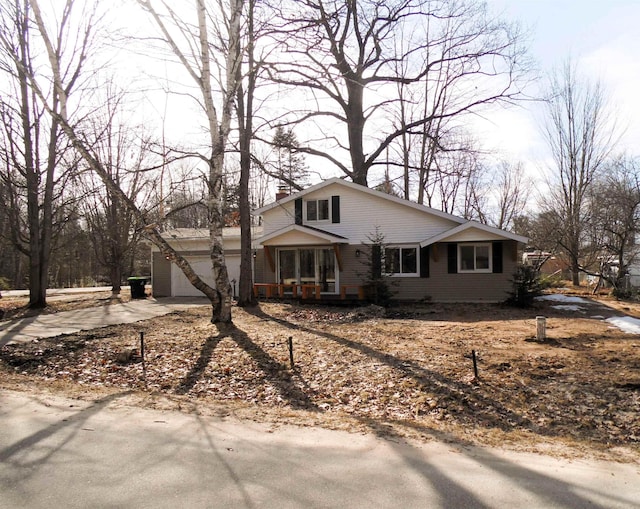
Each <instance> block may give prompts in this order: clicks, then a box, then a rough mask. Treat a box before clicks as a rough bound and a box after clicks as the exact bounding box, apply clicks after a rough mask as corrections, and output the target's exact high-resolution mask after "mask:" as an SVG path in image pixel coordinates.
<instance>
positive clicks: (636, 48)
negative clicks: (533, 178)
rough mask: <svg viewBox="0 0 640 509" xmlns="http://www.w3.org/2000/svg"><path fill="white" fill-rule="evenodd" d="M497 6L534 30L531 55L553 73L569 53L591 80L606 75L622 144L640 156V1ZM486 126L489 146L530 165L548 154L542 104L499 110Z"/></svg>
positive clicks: (542, 0)
mask: <svg viewBox="0 0 640 509" xmlns="http://www.w3.org/2000/svg"><path fill="white" fill-rule="evenodd" d="M488 4H489V6H490V7H491V8H492V9H496V10H497V11H502V12H504V14H505V17H506V18H508V19H511V20H519V21H520V22H521V23H522V24H523V26H525V27H528V28H529V29H531V40H530V54H531V56H532V57H533V58H534V59H535V60H536V63H537V65H538V68H539V69H540V71H541V72H542V74H544V73H548V72H549V71H550V70H551V69H553V67H554V66H557V65H558V64H561V63H562V62H563V60H565V59H566V58H568V57H571V58H572V59H574V60H576V61H577V62H578V64H579V68H580V71H581V72H582V73H583V74H585V75H586V76H587V77H588V78H589V79H593V80H597V79H601V80H602V82H603V84H604V85H605V89H606V90H607V92H608V95H609V96H610V98H611V102H612V105H613V106H614V107H615V109H616V110H617V111H618V112H619V117H620V123H621V124H622V125H624V126H626V127H627V128H626V133H625V135H624V137H623V140H622V145H623V147H622V148H624V149H626V150H627V151H628V152H629V153H630V154H633V153H634V151H635V155H638V156H640V150H638V149H637V144H638V141H639V140H640V93H639V92H640V29H639V28H638V24H639V22H640V0H488ZM488 120H489V124H490V125H489V126H488V127H487V128H486V130H483V134H484V135H486V139H485V140H484V141H485V144H487V145H488V146H489V147H490V146H491V145H493V146H495V147H497V148H501V149H502V150H503V151H506V152H508V155H509V156H510V157H514V158H518V159H521V160H523V162H526V163H527V165H528V166H529V167H530V168H535V167H539V166H544V161H545V159H546V158H547V157H548V152H547V149H546V146H545V144H544V141H543V140H542V139H541V136H540V132H539V127H538V126H539V123H540V108H539V107H537V106H536V105H533V104H532V105H525V107H524V108H523V109H521V110H518V109H513V110H509V111H498V112H496V113H495V115H494V116H492V118H490V119H488Z"/></svg>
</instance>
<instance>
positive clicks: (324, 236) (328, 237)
mask: <svg viewBox="0 0 640 509" xmlns="http://www.w3.org/2000/svg"><path fill="white" fill-rule="evenodd" d="M291 232H298V233H305V234H307V235H310V236H311V237H314V238H317V239H319V240H322V241H325V242H331V243H336V244H340V243H345V242H347V241H348V240H349V239H347V238H346V237H343V236H342V235H337V234H335V233H330V232H326V231H324V230H321V229H320V228H314V227H312V226H302V225H299V224H291V225H289V226H286V227H284V228H281V229H280V230H277V231H274V232H271V233H270V234H268V235H265V236H264V237H262V238H260V244H263V245H264V244H265V242H269V241H270V240H273V239H276V238H278V237H282V236H283V235H286V234H288V233H291Z"/></svg>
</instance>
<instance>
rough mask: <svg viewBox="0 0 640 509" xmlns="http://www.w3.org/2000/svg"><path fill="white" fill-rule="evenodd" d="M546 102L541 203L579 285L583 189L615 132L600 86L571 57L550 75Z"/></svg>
mask: <svg viewBox="0 0 640 509" xmlns="http://www.w3.org/2000/svg"><path fill="white" fill-rule="evenodd" d="M547 106H548V107H547V117H546V123H545V124H544V133H545V135H546V139H547V142H548V144H549V148H550V149H551V153H552V156H553V162H554V166H553V168H552V169H551V171H552V177H551V181H550V187H551V192H550V194H549V197H548V198H547V199H546V200H545V201H544V207H545V209H546V210H548V211H550V212H552V213H553V214H554V215H555V216H556V218H557V219H556V221H554V223H555V224H556V225H557V227H558V230H557V231H552V232H549V235H553V236H555V238H556V239H557V242H558V244H559V245H560V246H561V248H562V251H563V253H564V255H565V256H566V257H567V259H568V262H569V265H570V268H571V273H572V282H573V284H574V285H576V286H578V285H579V284H580V278H579V273H580V266H581V264H582V262H581V256H582V254H583V241H584V232H585V228H586V225H587V220H588V208H587V194H588V191H589V189H590V187H591V186H592V184H593V183H594V181H595V179H596V178H597V177H598V175H599V173H600V171H601V170H602V168H603V165H604V164H605V162H606V160H607V158H608V157H609V156H610V154H611V153H612V151H613V150H614V148H615V143H616V141H617V139H616V137H617V131H616V128H615V125H614V123H613V121H612V118H611V110H610V107H609V105H608V104H607V101H606V97H605V92H604V89H603V88H602V85H601V84H600V83H599V82H597V83H591V82H589V81H586V80H584V79H582V78H581V77H580V76H579V74H578V70H577V67H576V65H575V64H574V63H573V62H571V61H567V62H565V63H564V65H563V66H562V67H561V68H560V69H559V70H557V71H556V72H555V73H554V74H553V75H552V76H551V80H550V84H549V97H548V99H547Z"/></svg>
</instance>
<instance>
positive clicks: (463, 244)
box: [458, 242, 493, 274]
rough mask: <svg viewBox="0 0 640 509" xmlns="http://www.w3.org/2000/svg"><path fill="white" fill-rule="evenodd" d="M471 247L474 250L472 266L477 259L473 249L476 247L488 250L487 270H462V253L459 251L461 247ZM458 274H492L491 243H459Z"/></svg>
mask: <svg viewBox="0 0 640 509" xmlns="http://www.w3.org/2000/svg"><path fill="white" fill-rule="evenodd" d="M470 246H473V248H474V251H473V252H474V260H473V263H474V265H475V264H476V262H477V257H476V256H475V248H477V247H485V246H486V247H488V248H489V268H488V269H466V270H465V269H463V268H462V253H461V250H462V248H463V247H470ZM458 272H460V273H462V274H489V273H492V272H493V246H492V244H491V242H464V243H460V244H458Z"/></svg>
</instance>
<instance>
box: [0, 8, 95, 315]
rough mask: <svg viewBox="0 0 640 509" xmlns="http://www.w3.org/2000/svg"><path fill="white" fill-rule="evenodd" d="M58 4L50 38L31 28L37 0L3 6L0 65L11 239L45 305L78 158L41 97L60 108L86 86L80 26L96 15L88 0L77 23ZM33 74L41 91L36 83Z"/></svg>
mask: <svg viewBox="0 0 640 509" xmlns="http://www.w3.org/2000/svg"><path fill="white" fill-rule="evenodd" d="M61 7H62V8H61V9H60V12H59V16H58V18H57V23H56V24H53V23H52V24H51V25H50V27H49V29H50V30H51V31H52V38H51V40H50V41H46V40H44V39H43V38H42V37H40V34H39V31H34V30H32V24H31V23H32V16H33V15H35V14H36V6H35V5H33V2H31V1H29V0H13V1H12V2H5V3H3V4H2V6H1V7H0V17H1V23H2V27H0V45H1V50H2V53H3V55H2V68H3V71H4V73H5V76H6V77H8V78H9V83H11V84H12V85H13V88H12V90H5V94H3V99H2V105H1V111H0V115H2V124H3V134H4V136H3V137H2V142H3V150H2V158H3V163H4V166H5V170H6V171H3V179H4V183H5V185H6V186H7V190H8V191H9V192H10V193H11V196H10V202H11V206H12V209H11V210H12V212H11V214H12V221H11V222H12V224H13V233H12V239H13V243H14V245H15V247H16V248H17V249H19V250H20V251H21V252H23V253H24V254H25V255H27V256H28V259H29V306H30V307H33V308H42V307H45V306H46V289H47V286H48V275H49V262H50V255H51V250H52V248H53V244H54V238H55V231H56V219H60V220H61V222H59V223H58V224H60V225H63V224H64V222H65V220H64V215H65V212H64V210H65V208H66V210H67V212H66V214H68V213H69V212H70V205H71V203H72V202H73V201H74V200H75V198H74V197H73V196H70V195H69V193H68V186H67V182H68V179H70V178H72V174H73V171H74V170H75V167H76V164H75V161H74V160H73V158H72V156H71V155H70V152H69V151H68V150H67V148H68V147H67V146H66V145H67V144H68V142H67V141H66V140H65V139H64V136H63V135H62V131H61V126H60V124H59V120H58V119H57V118H56V117H55V116H51V115H47V114H46V111H45V108H44V106H43V104H42V98H43V97H46V98H47V100H48V101H49V106H48V107H49V108H50V110H51V111H53V112H54V113H56V114H58V113H60V112H61V110H62V107H63V103H62V100H61V95H62V94H64V95H65V97H67V98H68V97H70V96H71V95H72V93H74V92H76V91H77V89H78V88H80V87H82V86H83V83H82V80H83V75H82V72H81V71H82V69H83V67H82V66H83V61H84V59H85V58H86V57H87V52H88V51H90V49H91V44H92V40H91V37H90V34H89V33H88V32H86V31H83V30H82V27H84V26H90V25H91V24H92V23H93V20H94V17H95V15H96V12H95V10H93V9H92V7H91V6H89V5H88V6H86V9H85V10H83V12H82V14H81V17H82V22H81V25H82V26H81V27H79V28H80V29H79V30H77V31H75V30H74V29H73V28H72V25H73V24H72V22H71V17H72V11H73V1H72V0H67V1H66V2H64V4H63V5H62V6H61ZM47 42H48V43H49V44H50V45H51V48H52V49H53V48H54V46H55V52H56V56H57V59H58V63H59V65H58V68H57V71H56V75H55V76H53V75H52V74H48V73H47V69H45V68H44V67H43V66H42V65H41V64H42V63H43V62H42V61H41V59H40V54H41V53H42V52H43V45H46V44H47ZM47 49H48V48H47ZM49 70H50V69H49ZM35 80H37V82H38V86H39V87H41V90H42V91H43V93H42V97H39V96H38V95H36V94H34V93H33V91H32V88H31V83H32V82H33V81H35ZM23 204H24V206H23ZM23 213H24V216H23V215H22V214H23ZM23 220H24V221H23Z"/></svg>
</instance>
